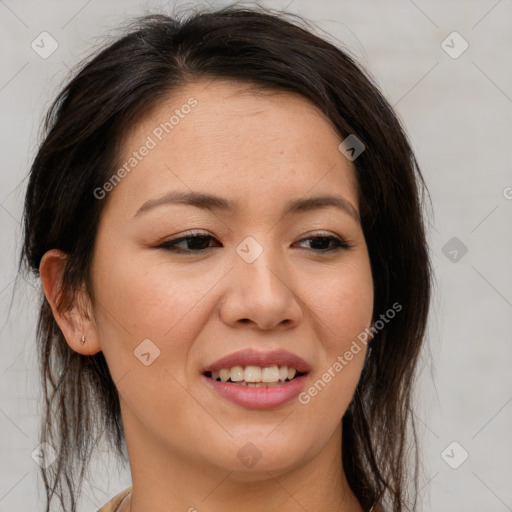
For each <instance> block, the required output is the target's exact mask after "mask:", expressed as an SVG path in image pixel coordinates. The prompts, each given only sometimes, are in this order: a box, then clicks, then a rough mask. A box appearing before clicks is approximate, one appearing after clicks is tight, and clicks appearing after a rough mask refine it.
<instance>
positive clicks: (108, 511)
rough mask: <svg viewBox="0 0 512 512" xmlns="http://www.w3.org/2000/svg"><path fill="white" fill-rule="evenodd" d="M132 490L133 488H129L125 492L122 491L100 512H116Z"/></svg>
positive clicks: (99, 511)
mask: <svg viewBox="0 0 512 512" xmlns="http://www.w3.org/2000/svg"><path fill="white" fill-rule="evenodd" d="M131 490H132V488H131V487H128V488H127V489H124V491H121V492H120V493H119V494H116V495H115V496H114V497H113V498H112V499H111V500H110V501H109V502H108V503H105V505H103V507H101V508H100V509H99V510H98V512H116V510H117V509H118V508H119V505H121V503H122V501H123V500H124V499H125V498H126V497H127V496H128V495H129V494H130V491H131Z"/></svg>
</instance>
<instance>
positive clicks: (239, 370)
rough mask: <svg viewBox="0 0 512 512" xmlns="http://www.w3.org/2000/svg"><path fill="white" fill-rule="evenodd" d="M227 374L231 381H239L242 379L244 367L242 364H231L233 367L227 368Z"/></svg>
mask: <svg viewBox="0 0 512 512" xmlns="http://www.w3.org/2000/svg"><path fill="white" fill-rule="evenodd" d="M229 375H230V377H231V381H232V382H241V381H242V380H244V369H243V367H242V366H233V368H231V370H229Z"/></svg>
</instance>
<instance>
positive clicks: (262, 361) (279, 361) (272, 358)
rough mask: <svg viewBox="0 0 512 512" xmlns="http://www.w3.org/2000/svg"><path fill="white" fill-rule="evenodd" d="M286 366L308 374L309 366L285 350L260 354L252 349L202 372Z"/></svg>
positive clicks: (208, 366) (209, 366)
mask: <svg viewBox="0 0 512 512" xmlns="http://www.w3.org/2000/svg"><path fill="white" fill-rule="evenodd" d="M249 365H251V366H261V367H262V368H265V367H267V366H274V365H277V366H288V367H293V368H295V369H296V370H297V371H298V372H300V373H308V372H309V371H310V365H309V364H308V363H307V362H306V361H304V359H302V358H301V357H299V356H297V355H295V354H292V353H291V352H288V351H287V350H272V351H269V352H261V351H258V350H254V349H249V350H240V351H239V352H234V353H233V354H229V355H227V356H225V357H222V358H221V359H218V360H217V361H215V362H214V363H211V364H209V365H207V366H206V367H205V368H204V372H205V373H206V372H216V371H219V370H222V368H233V366H249Z"/></svg>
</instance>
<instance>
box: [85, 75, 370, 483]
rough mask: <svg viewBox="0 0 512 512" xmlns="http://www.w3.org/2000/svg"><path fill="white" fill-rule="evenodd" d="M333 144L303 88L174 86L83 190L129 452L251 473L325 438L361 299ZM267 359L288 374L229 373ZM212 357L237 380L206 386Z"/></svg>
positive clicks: (355, 361) (98, 308)
mask: <svg viewBox="0 0 512 512" xmlns="http://www.w3.org/2000/svg"><path fill="white" fill-rule="evenodd" d="M172 116H174V117H172ZM165 123H167V124H165ZM340 142H341V139H340V138H339V137H338V136H337V134H336V133H335V131H334V130H333V128H332V126H331V124H330V123H329V121H328V120H327V118H326V117H325V116H324V115H322V114H321V113H320V111H319V110H318V109H316V108H315V107H313V106H312V105H311V104H310V103H309V102H308V101H307V100H305V99H304V98H302V97H300V96H298V95H295V94H287V93H275V92H273V93H271V94H270V93H258V94H256V93H254V92H253V93H250V92H244V91H243V89H242V88H241V86H240V85H236V84H234V83H231V82H226V81H213V82H198V83H195V84H192V85H188V86H186V87H185V88H183V89H181V90H180V91H179V92H178V93H174V94H173V95H172V97H169V99H168V101H167V102H165V103H164V104H161V105H160V106H159V107H158V108H156V109H154V110H153V111H151V112H150V113H148V115H147V116H146V117H145V118H144V119H143V120H142V121H141V122H140V123H138V124H137V126H136V127H135V128H134V129H133V130H132V131H131V132H130V134H129V136H128V137H127V139H126V141H125V144H124V148H123V152H122V154H121V155H120V158H119V162H118V163H119V167H118V168H119V169H120V168H122V167H123V166H124V172H123V171H120V172H117V175H116V176H117V177H116V178H114V179H113V180H112V183H115V186H113V185H111V184H110V185H109V184H107V185H106V186H105V187H104V188H103V190H109V189H110V192H109V193H108V194H107V196H106V197H105V198H104V199H98V200H103V201H107V202H106V205H105V209H104V211H103V213H102V217H101V222H100V225H99V231H98V235H97V241H96V246H95V252H94V257H93V265H92V282H93V289H94V300H93V315H94V323H95V326H96V327H95V328H96V332H97V336H98V339H99V342H100V344H101V350H102V351H103V353H104V355H105V357H106V360H107V362H108V365H109V368H110V371H111V374H112V377H113V380H114V382H115V384H116V386H117V389H118V391H119V396H120V400H121V406H122V414H123V423H124V428H125V433H126V437H127V443H128V449H129V451H131V455H132V456H137V457H139V458H141V459H142V458H144V457H149V459H148V461H150V460H157V458H158V457H162V456H163V455H164V454H165V456H168V457H171V458H172V459H173V460H175V461H180V463H181V464H190V465H195V464H201V466H202V467H210V468H212V467H216V468H221V469H224V470H229V471H235V472H236V474H238V475H239V477H240V478H252V475H257V474H258V472H259V471H268V470H275V471H277V472H279V471H280V470H283V471H284V470H286V469H289V468H292V467H298V466H300V465H301V464H303V463H304V462H306V461H311V460H313V459H314V458H315V457H319V456H320V454H321V453H325V450H324V448H326V447H328V446H329V445H331V447H339V442H340V431H341V426H340V420H341V418H342V416H343V414H344V412H345V410H346V408H347V406H348V404H349V403H350V401H351V399H352V396H353V394H354V390H355V388H356V385H357V382H358V379H359V376H360V372H361V368H362V364H363V361H364V355H365V346H364V345H362V344H361V343H359V342H358V346H359V351H357V350H355V349H354V344H353V342H354V340H357V336H358V335H359V334H360V333H361V332H362V331H364V329H365V328H367V327H368V326H369V325H370V323H371V320H372V309H373V282H372V275H371V269H370V263H369V257H368V252H367V247H366V244H365V239H364V236H363V232H362V228H361V225H360V223H359V221H358V211H359V208H358V193H357V182H356V178H355V174H354V168H353V164H352V163H351V162H349V161H348V160H347V158H346V157H345V156H344V155H343V154H342V153H341V152H340V150H339V149H338V146H339V144H340ZM144 148H146V149H144ZM115 171H117V169H115ZM95 194H96V195H97V197H102V195H104V192H101V191H98V190H97V191H96V192H95ZM178 195H180V197H181V200H178V199H179V197H178ZM201 196H203V197H201ZM206 196H207V197H206ZM324 196H329V197H330V198H331V199H330V200H323V201H317V202H316V203H315V202H314V201H312V199H314V198H318V197H324ZM336 201H337V203H336ZM227 206H229V207H230V208H227ZM197 235H200V238H196V239H194V238H186V237H191V236H197ZM316 237H319V238H316ZM345 244H348V247H347V246H346V245H345ZM351 347H352V348H351ZM347 352H350V353H351V354H352V357H350V356H348V355H346V354H347ZM225 358H228V360H225V361H220V360H221V359H225ZM299 360H300V361H301V362H300V361H299ZM341 360H343V363H342V362H341ZM219 361H220V362H219ZM336 362H338V365H336ZM217 363H218V364H217ZM302 365H303V366H302ZM275 366H277V370H276V368H275ZM284 366H288V367H294V368H295V369H296V370H302V372H303V373H305V375H304V376H302V377H300V378H298V379H297V378H296V379H294V380H292V381H290V382H288V383H286V382H285V383H284V384H283V383H282V381H279V382H278V383H277V385H276V384H275V383H274V385H272V386H268V387H267V385H266V384H262V385H260V386H255V385H248V386H244V385H243V384H241V383H240V382H245V381H256V382H257V381H261V380H262V379H263V380H271V381H272V380H273V381H275V380H276V378H279V379H283V378H287V377H288V375H287V371H290V376H292V375H293V370H289V369H288V370H287V369H283V368H282V367H284ZM340 366H341V367H342V368H341V369H340ZM247 367H249V368H247ZM220 368H225V369H227V370H229V369H231V371H229V372H227V370H223V371H222V372H221V373H220V378H223V379H226V378H227V376H229V377H230V378H233V379H234V380H235V381H237V382H238V383H233V382H216V381H215V382H214V380H213V379H212V378H211V377H210V376H209V374H208V373H207V371H208V370H210V371H212V372H213V371H216V370H219V369H220ZM260 368H270V369H266V370H263V371H262V372H260ZM306 372H307V373H306ZM326 375H327V376H326ZM213 376H216V374H213ZM239 379H243V381H239ZM318 381H319V382H320V383H318ZM280 382H281V383H280ZM315 383H317V384H316V387H315ZM312 387H313V388H314V389H313V391H311V392H310V390H311V389H312ZM315 390H316V392H315ZM335 457H336V460H338V457H339V452H337V454H336V456H335Z"/></svg>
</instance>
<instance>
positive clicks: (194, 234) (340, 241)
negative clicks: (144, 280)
mask: <svg viewBox="0 0 512 512" xmlns="http://www.w3.org/2000/svg"><path fill="white" fill-rule="evenodd" d="M194 238H207V239H210V240H213V241H216V242H218V243H219V244H221V246H222V242H219V240H217V238H216V237H215V236H213V235H212V234H211V233H209V232H208V231H204V230H200V229H189V230H187V231H184V232H183V233H180V234H179V235H177V236H175V237H174V238H172V239H168V240H164V241H163V242H162V243H160V244H158V245H157V248H160V249H164V250H168V251H170V252H175V253H181V254H188V255H198V254H201V253H204V252H207V251H208V249H213V248H215V246H208V247H205V248H203V249H183V248H181V247H179V246H178V245H177V244H178V243H181V242H183V241H185V240H186V239H194ZM322 238H325V239H329V240H330V241H335V242H336V245H334V247H330V248H327V249H307V248H305V249H304V248H303V249H304V250H306V251H309V252H313V253H317V254H319V255H321V254H327V253H331V252H334V251H336V250H337V249H344V250H348V249H351V248H352V247H353V244H352V242H350V241H347V239H346V238H345V237H343V236H340V235H338V234H335V233H333V232H331V231H323V230H320V231H318V230H317V231H313V232H310V233H306V234H305V235H304V236H302V237H301V238H300V239H299V240H298V241H297V242H294V244H297V243H301V242H305V241H308V240H316V239H322ZM217 247H218V246H217Z"/></svg>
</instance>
